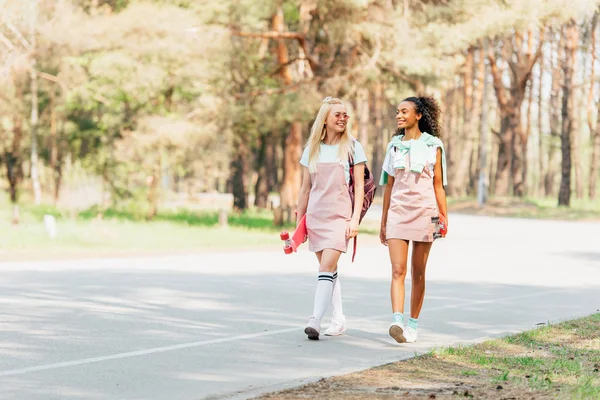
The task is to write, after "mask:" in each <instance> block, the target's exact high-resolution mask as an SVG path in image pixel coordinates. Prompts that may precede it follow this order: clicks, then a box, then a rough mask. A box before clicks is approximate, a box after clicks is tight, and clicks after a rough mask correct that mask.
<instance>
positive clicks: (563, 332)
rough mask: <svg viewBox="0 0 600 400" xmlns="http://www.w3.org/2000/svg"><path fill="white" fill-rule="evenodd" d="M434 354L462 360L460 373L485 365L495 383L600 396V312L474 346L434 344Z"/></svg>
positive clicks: (455, 360) (456, 360)
mask: <svg viewBox="0 0 600 400" xmlns="http://www.w3.org/2000/svg"><path fill="white" fill-rule="evenodd" d="M436 356H437V357H439V358H440V359H441V360H443V361H446V362H453V363H458V364H460V365H461V366H462V367H463V369H462V370H461V374H462V375H463V376H475V375H477V373H472V372H471V371H473V369H477V370H481V369H482V368H483V370H484V371H487V372H486V373H487V374H488V376H489V377H490V380H491V383H493V384H497V383H501V382H510V383H511V384H513V385H517V386H519V385H520V386H523V387H528V388H529V389H530V390H551V391H556V390H560V393H562V394H565V393H568V397H566V398H578V399H579V398H581V399H587V398H600V373H599V372H598V370H599V367H600V313H598V314H593V315H591V316H589V317H586V318H581V319H577V320H573V321H567V322H564V323H560V324H556V325H548V326H544V327H541V328H538V329H535V330H531V331H526V332H523V333H520V334H517V335H511V336H507V337H505V338H502V339H497V340H492V341H487V342H484V343H481V344H479V345H475V346H454V347H448V348H442V349H438V350H437V351H436ZM465 367H472V369H465Z"/></svg>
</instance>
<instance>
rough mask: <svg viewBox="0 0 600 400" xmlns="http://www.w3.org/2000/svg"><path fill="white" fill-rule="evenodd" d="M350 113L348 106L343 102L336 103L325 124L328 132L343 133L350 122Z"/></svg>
mask: <svg viewBox="0 0 600 400" xmlns="http://www.w3.org/2000/svg"><path fill="white" fill-rule="evenodd" d="M349 118H350V116H348V113H347V112H346V107H344V106H343V105H341V104H334V105H333V107H331V111H329V115H328V116H327V119H326V120H325V126H326V128H327V131H328V132H335V133H343V132H344V131H345V130H346V124H347V123H348V119H349Z"/></svg>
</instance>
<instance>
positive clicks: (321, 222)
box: [297, 97, 367, 340]
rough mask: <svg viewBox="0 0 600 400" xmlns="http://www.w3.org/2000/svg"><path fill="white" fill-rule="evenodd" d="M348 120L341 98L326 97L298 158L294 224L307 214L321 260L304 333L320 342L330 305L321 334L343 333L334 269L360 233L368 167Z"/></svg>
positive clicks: (311, 239)
mask: <svg viewBox="0 0 600 400" xmlns="http://www.w3.org/2000/svg"><path fill="white" fill-rule="evenodd" d="M349 118H350V117H349V116H348V113H347V110H346V107H345V106H344V103H343V102H342V101H341V100H340V99H337V98H331V97H327V98H326V99H325V100H324V101H323V104H322V105H321V108H320V109H319V112H318V114H317V116H316V118H315V122H314V124H313V126H312V129H311V132H310V137H309V139H308V144H307V146H306V148H305V149H304V152H303V154H302V158H301V159H300V164H301V165H302V186H301V188H300V195H299V198H298V208H297V211H298V214H297V222H298V221H300V219H301V218H302V216H303V215H304V214H306V227H307V230H308V241H309V250H310V251H313V252H315V254H316V255H317V259H318V260H319V274H318V280H317V288H316V291H315V299H314V308H313V315H312V316H311V317H310V318H309V320H308V323H307V325H306V328H305V329H304V333H306V335H308V338H309V339H311V340H318V339H319V334H320V332H321V319H322V318H323V315H325V312H326V311H327V308H328V307H329V304H330V303H331V305H332V312H333V318H332V321H331V325H330V326H329V328H328V329H327V331H326V332H325V334H326V335H331V336H337V335H341V334H343V333H344V331H345V330H346V319H345V317H344V313H343V311H342V294H341V287H340V281H339V278H338V277H337V265H338V260H339V258H340V255H341V254H342V253H345V252H346V250H347V248H348V241H349V239H351V238H353V237H355V236H356V234H357V233H358V224H359V222H360V212H361V208H362V204H363V198H364V169H365V163H366V162H367V157H366V156H365V152H364V150H363V148H362V146H361V145H360V143H358V141H357V140H356V139H354V138H353V137H352V136H351V135H350V133H349V132H348V129H347V123H348V119H349ZM350 168H353V176H354V179H355V181H354V185H355V186H354V187H355V193H356V196H355V199H354V205H353V204H352V202H351V200H350V195H349V193H348V184H349V182H350ZM353 210H354V211H353Z"/></svg>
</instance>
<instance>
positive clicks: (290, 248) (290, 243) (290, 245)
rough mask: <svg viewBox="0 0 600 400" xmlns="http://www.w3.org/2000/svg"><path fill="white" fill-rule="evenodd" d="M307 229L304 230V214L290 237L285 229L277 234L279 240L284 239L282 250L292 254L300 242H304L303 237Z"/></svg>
mask: <svg viewBox="0 0 600 400" xmlns="http://www.w3.org/2000/svg"><path fill="white" fill-rule="evenodd" d="M307 233H308V231H307V230H306V215H304V216H302V218H301V219H300V222H299V223H298V227H297V228H296V230H295V231H294V232H292V237H290V234H289V233H288V232H286V231H284V232H281V234H280V235H279V236H280V238H281V240H283V241H284V245H283V252H284V253H285V254H292V253H294V252H297V251H298V247H300V245H301V244H302V243H304V238H305V237H306V235H307Z"/></svg>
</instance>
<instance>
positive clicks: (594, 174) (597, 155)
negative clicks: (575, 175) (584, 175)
mask: <svg viewBox="0 0 600 400" xmlns="http://www.w3.org/2000/svg"><path fill="white" fill-rule="evenodd" d="M597 106H598V115H597V120H596V130H595V131H594V134H593V136H592V163H591V166H590V168H591V170H590V200H596V196H597V192H596V187H597V184H598V169H600V101H599V102H598V104H597Z"/></svg>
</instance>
